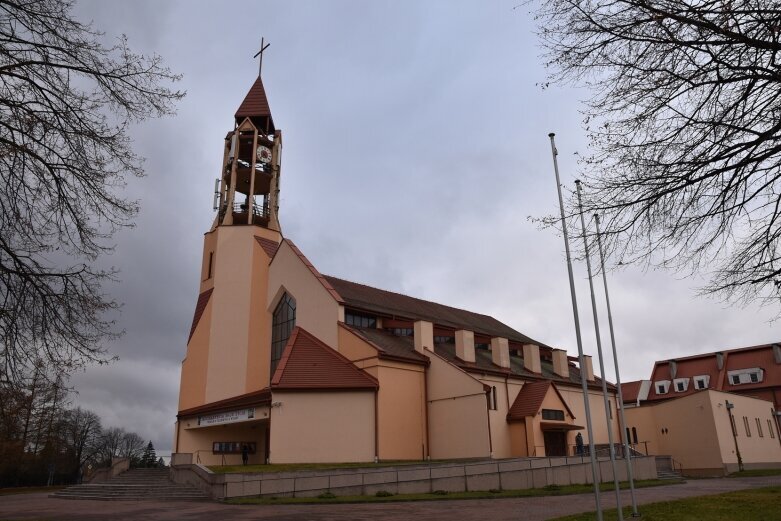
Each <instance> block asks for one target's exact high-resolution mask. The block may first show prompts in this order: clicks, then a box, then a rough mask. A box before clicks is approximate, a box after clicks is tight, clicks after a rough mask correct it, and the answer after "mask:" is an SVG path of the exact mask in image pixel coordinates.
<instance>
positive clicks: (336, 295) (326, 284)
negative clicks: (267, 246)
mask: <svg viewBox="0 0 781 521" xmlns="http://www.w3.org/2000/svg"><path fill="white" fill-rule="evenodd" d="M282 242H283V243H285V244H287V245H288V246H290V249H291V250H292V251H293V253H295V254H296V256H297V257H298V258H299V259H301V262H303V263H304V266H306V267H307V268H308V269H309V271H311V272H312V275H314V276H315V278H316V279H317V280H318V281H319V282H320V284H322V286H323V287H324V288H325V289H326V291H328V293H330V294H331V296H332V297H333V298H334V300H336V301H337V302H338V303H339V304H344V299H343V298H342V296H341V295H340V294H339V292H338V291H336V290H335V289H334V287H333V286H332V285H331V283H330V282H329V281H328V279H327V278H326V277H324V276H323V275H321V274H320V272H319V271H317V268H315V266H314V264H312V263H311V262H309V259H307V258H306V256H305V255H304V254H303V253H301V250H299V249H298V246H296V245H295V244H294V243H293V241H291V240H290V239H283V240H282ZM280 246H281V245H280ZM275 258H276V256H275ZM271 262H274V259H271Z"/></svg>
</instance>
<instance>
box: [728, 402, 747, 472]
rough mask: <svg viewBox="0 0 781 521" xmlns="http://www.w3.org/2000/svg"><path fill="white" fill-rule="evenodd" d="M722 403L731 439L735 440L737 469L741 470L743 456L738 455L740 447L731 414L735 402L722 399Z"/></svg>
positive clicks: (736, 428)
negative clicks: (725, 409) (727, 417)
mask: <svg viewBox="0 0 781 521" xmlns="http://www.w3.org/2000/svg"><path fill="white" fill-rule="evenodd" d="M724 403H725V405H726V406H727V414H728V415H729V426H730V428H731V429H732V439H733V440H735V454H737V456H738V470H739V471H741V472H743V458H741V457H740V448H739V447H738V427H737V425H736V424H735V418H734V417H733V416H732V409H734V408H735V404H734V403H732V402H730V401H729V400H724Z"/></svg>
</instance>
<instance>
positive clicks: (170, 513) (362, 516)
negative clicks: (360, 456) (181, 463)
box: [0, 476, 781, 521]
mask: <svg viewBox="0 0 781 521" xmlns="http://www.w3.org/2000/svg"><path fill="white" fill-rule="evenodd" d="M771 485H775V486H781V476H773V477H762V478H721V479H699V480H691V481H689V482H687V483H684V484H681V485H668V486H662V487H650V488H643V489H638V490H637V491H636V494H637V499H638V503H640V504H644V503H654V502H657V501H667V500H673V499H681V498H685V497H692V496H704V495H709V494H719V493H722V492H730V491H733V490H744V489H748V488H759V487H766V486H771ZM601 497H602V504H603V506H604V508H612V507H615V494H614V493H612V492H610V493H603V494H602V496H601ZM622 500H623V502H624V504H625V505H628V504H629V491H623V492H622ZM594 509H595V506H594V498H593V496H592V495H591V494H581V495H572V496H547V497H532V498H511V499H479V500H458V501H418V502H408V503H384V504H350V505H328V504H320V505H247V506H245V505H224V504H221V503H215V502H182V501H171V502H160V501H75V500H66V499H53V498H49V497H48V496H47V495H46V494H20V495H13V496H2V497H0V520H17V519H18V520H32V519H34V520H37V521H43V520H46V521H49V520H51V521H55V520H56V521H66V520H67V521H70V520H85V521H98V520H104V519H105V520H109V519H110V520H112V521H113V520H125V519H127V520H131V519H132V520H155V521H170V520H179V519H183V520H188V521H207V520H209V521H211V520H226V521H234V520H235V521H244V520H250V519H264V520H274V521H293V520H313V521H330V520H342V519H350V520H356V521H359V520H366V521H377V520H380V519H381V520H392V521H407V520H409V519H412V518H415V519H422V520H442V521H445V520H447V521H450V520H454V519H459V520H461V519H463V520H467V521H470V520H474V521H478V520H479V521H483V520H485V519H491V520H492V521H505V520H506V521H509V520H518V519H524V520H529V521H538V520H539V521H541V520H545V519H551V518H555V517H559V516H563V515H568V514H576V513H578V512H585V511H592V510H594ZM640 511H641V513H642V508H641V509H640Z"/></svg>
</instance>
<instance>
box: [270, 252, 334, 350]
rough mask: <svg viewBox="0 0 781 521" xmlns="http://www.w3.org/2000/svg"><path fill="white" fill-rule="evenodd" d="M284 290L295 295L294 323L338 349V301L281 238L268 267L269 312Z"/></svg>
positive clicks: (272, 309)
mask: <svg viewBox="0 0 781 521" xmlns="http://www.w3.org/2000/svg"><path fill="white" fill-rule="evenodd" d="M285 291H287V292H288V293H289V294H290V295H292V296H293V298H295V299H296V325H297V326H299V327H302V328H304V329H306V330H307V331H309V332H310V333H311V334H313V335H314V336H316V337H317V338H319V339H320V340H322V341H323V342H325V343H326V344H327V345H329V346H330V347H332V348H334V349H336V350H338V347H339V333H338V330H339V326H338V321H339V315H340V306H339V303H338V302H337V301H336V300H335V299H334V298H333V297H332V296H331V294H330V293H329V292H328V291H327V290H326V289H325V288H324V287H323V285H322V284H321V283H320V281H319V280H318V279H317V277H315V275H314V274H313V273H312V272H311V271H310V270H309V268H308V267H307V266H306V265H305V264H304V262H303V261H302V260H301V259H300V258H299V257H298V255H296V254H295V252H294V251H293V249H292V248H291V247H290V246H289V245H288V244H287V243H286V242H283V243H282V244H281V245H280V247H279V250H278V251H277V254H276V256H275V257H274V261H273V262H272V263H271V266H270V269H269V286H268V296H267V307H268V309H269V310H270V311H271V312H273V311H274V307H276V305H277V303H278V302H279V299H280V298H281V297H282V294H283V293H284V292H285Z"/></svg>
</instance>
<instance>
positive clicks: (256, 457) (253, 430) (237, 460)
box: [177, 417, 268, 465]
mask: <svg viewBox="0 0 781 521" xmlns="http://www.w3.org/2000/svg"><path fill="white" fill-rule="evenodd" d="M197 425H198V418H197V417H195V418H185V419H183V420H181V421H179V422H178V423H177V429H178V430H179V447H178V450H177V452H184V453H190V454H192V455H193V463H200V464H202V465H241V463H242V461H241V454H225V455H223V454H213V453H212V443H213V442H216V441H234V442H236V441H237V442H245V441H254V442H255V443H256V444H257V445H256V446H257V452H256V453H255V454H250V456H249V461H248V463H250V464H262V463H265V458H266V456H265V450H266V440H265V437H266V427H267V425H268V422H267V421H255V422H247V423H231V424H227V425H215V426H213V427H197Z"/></svg>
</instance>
